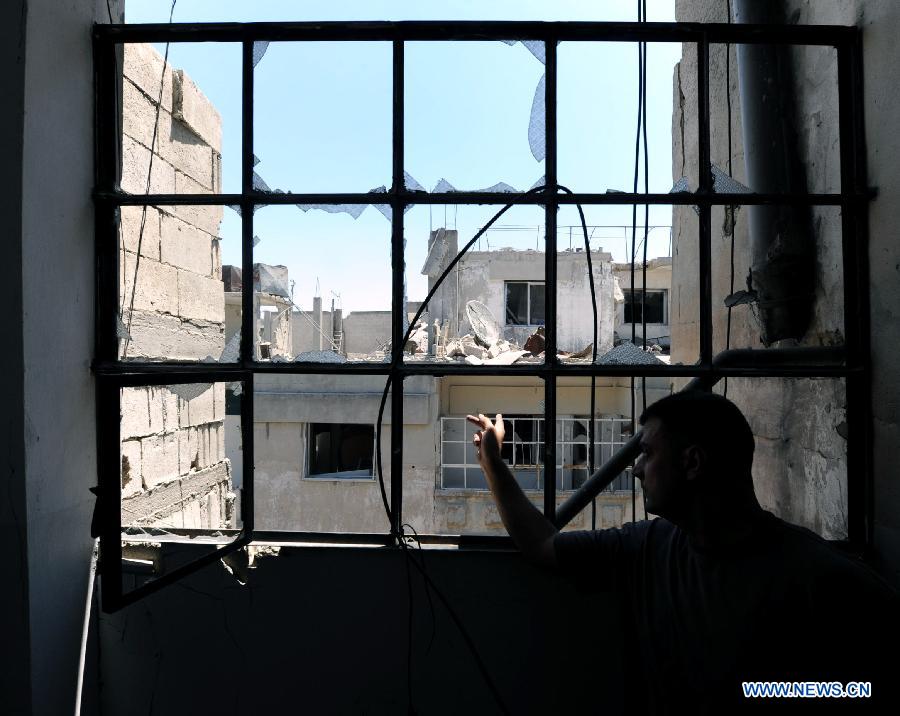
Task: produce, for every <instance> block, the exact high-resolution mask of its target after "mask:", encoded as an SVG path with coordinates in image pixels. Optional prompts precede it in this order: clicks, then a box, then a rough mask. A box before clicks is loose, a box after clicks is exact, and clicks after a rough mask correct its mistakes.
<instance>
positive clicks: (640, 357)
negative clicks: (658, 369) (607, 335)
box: [597, 341, 663, 365]
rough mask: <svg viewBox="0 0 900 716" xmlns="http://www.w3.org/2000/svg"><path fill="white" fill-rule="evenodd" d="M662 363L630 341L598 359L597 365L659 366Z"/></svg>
mask: <svg viewBox="0 0 900 716" xmlns="http://www.w3.org/2000/svg"><path fill="white" fill-rule="evenodd" d="M662 362H663V361H661V360H659V359H658V358H657V357H656V356H655V355H654V354H653V353H652V352H649V351H645V350H643V349H641V348H640V347H639V346H636V345H634V343H630V342H628V341H625V342H624V343H620V344H619V345H617V346H616V347H615V348H613V349H612V350H611V351H609V352H608V353H605V354H604V355H602V356H598V357H597V365H657V364H659V363H662Z"/></svg>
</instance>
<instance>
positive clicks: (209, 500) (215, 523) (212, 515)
mask: <svg viewBox="0 0 900 716" xmlns="http://www.w3.org/2000/svg"><path fill="white" fill-rule="evenodd" d="M219 493H220V491H219V488H218V487H217V488H215V489H214V490H213V491H212V492H210V493H209V494H208V495H207V496H206V514H207V516H208V520H209V525H208V527H209V528H210V529H213V530H215V529H219V527H221V526H222V504H221V502H222V498H221V495H220V494H219Z"/></svg>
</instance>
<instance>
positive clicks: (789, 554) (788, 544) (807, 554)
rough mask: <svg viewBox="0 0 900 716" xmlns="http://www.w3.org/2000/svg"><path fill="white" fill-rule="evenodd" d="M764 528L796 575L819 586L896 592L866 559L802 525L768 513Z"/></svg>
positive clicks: (893, 593)
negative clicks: (765, 527) (766, 523)
mask: <svg viewBox="0 0 900 716" xmlns="http://www.w3.org/2000/svg"><path fill="white" fill-rule="evenodd" d="M767 516H768V517H767V520H768V525H767V529H768V530H769V532H770V534H771V535H772V537H773V539H774V542H775V545H776V547H777V549H778V550H779V552H780V553H781V555H782V557H783V560H784V562H785V563H787V564H790V565H791V569H792V570H793V571H794V574H795V576H796V578H797V579H802V580H809V583H812V584H816V585H817V586H819V587H821V588H826V585H827V588H830V589H838V590H839V591H844V590H846V589H853V590H858V589H860V588H866V587H867V588H868V589H869V590H874V591H876V592H882V593H883V594H885V595H886V596H889V597H890V596H893V597H896V592H895V590H893V588H892V587H890V586H889V585H888V583H887V582H886V581H885V580H884V579H883V578H882V577H881V576H880V575H879V574H878V573H877V572H876V571H875V570H874V569H873V568H872V567H871V566H870V565H868V564H866V562H864V561H863V560H862V559H860V558H859V557H857V556H855V555H853V554H849V553H847V552H844V551H843V550H841V549H839V548H838V547H837V546H836V545H834V544H833V543H831V542H829V541H828V540H826V539H824V538H823V537H821V536H820V535H817V534H816V533H815V532H813V531H812V530H810V529H807V528H806V527H803V526H801V525H797V524H793V523H791V522H787V521H785V520H783V519H781V518H779V517H776V516H775V515H772V514H771V513H767Z"/></svg>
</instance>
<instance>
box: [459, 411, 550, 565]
mask: <svg viewBox="0 0 900 716" xmlns="http://www.w3.org/2000/svg"><path fill="white" fill-rule="evenodd" d="M466 419H467V420H468V421H469V422H470V423H472V424H473V425H475V426H477V427H478V432H477V433H475V435H474V436H473V438H472V442H473V443H474V444H475V452H476V454H477V455H478V462H479V464H480V465H481V469H482V470H483V471H484V474H485V476H486V477H487V483H488V487H489V488H490V490H491V495H493V497H494V501H495V502H496V503H497V509H498V510H499V512H500V519H502V520H503V526H504V527H506V531H507V532H509V536H510V537H512V538H513V541H514V542H515V543H516V545H517V546H518V548H519V549H520V550H521V551H522V553H523V554H524V555H525V556H526V557H528V559H530V560H532V561H533V562H535V563H537V564H539V565H541V566H542V567H551V568H552V567H555V566H556V550H555V549H554V547H553V539H554V537H556V533H557V529H556V527H554V526H553V524H552V523H551V522H550V521H549V520H548V519H547V518H546V517H544V515H543V514H541V512H540V510H538V509H537V508H536V507H535V506H534V505H533V504H532V503H531V500H529V499H528V498H527V497H525V493H524V492H522V488H521V487H519V484H518V483H517V482H516V480H515V478H514V477H513V474H512V472H510V470H509V467H508V466H507V465H506V463H505V462H503V459H502V458H501V457H500V448H501V446H502V445H503V438H504V435H505V432H506V431H505V427H504V425H503V416H502V415H499V414H498V415H497V418H496V421H495V422H493V423H492V422H491V419H490V418H488V417H487V416H485V415H481V414H480V413H479V414H478V416H477V417H476V416H474V415H467V416H466Z"/></svg>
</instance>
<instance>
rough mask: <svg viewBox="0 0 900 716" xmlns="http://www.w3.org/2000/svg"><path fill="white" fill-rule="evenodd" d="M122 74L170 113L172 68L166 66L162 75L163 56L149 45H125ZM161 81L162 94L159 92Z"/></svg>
mask: <svg viewBox="0 0 900 716" xmlns="http://www.w3.org/2000/svg"><path fill="white" fill-rule="evenodd" d="M123 55H124V58H123V63H122V67H123V72H122V74H124V75H125V77H126V78H128V79H129V80H131V81H132V82H133V83H134V84H135V86H136V87H138V88H139V89H140V90H141V91H142V92H143V93H144V94H146V95H147V96H148V97H151V98H152V99H153V102H154V104H155V103H156V102H157V101H160V102H161V103H162V106H163V109H166V110H168V111H170V112H171V111H172V68H171V67H169V66H166V68H165V74H163V67H164V61H163V56H162V55H161V54H159V52H157V51H156V48H155V47H153V45H150V44H143V43H140V44H137V43H135V44H131V43H129V44H126V45H124V52H123ZM160 79H162V81H163V85H162V94H161V95H160V91H159V82H160Z"/></svg>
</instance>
